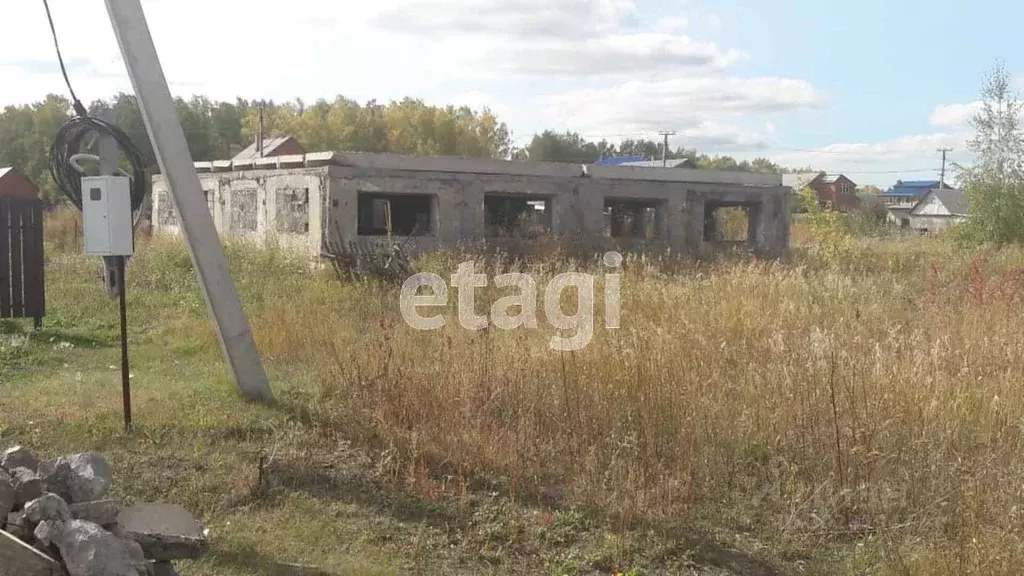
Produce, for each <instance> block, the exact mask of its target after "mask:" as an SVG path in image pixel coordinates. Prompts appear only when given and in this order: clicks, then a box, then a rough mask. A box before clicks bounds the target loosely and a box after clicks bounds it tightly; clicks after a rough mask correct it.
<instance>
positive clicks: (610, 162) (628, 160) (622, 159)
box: [594, 156, 693, 168]
mask: <svg viewBox="0 0 1024 576" xmlns="http://www.w3.org/2000/svg"><path fill="white" fill-rule="evenodd" d="M594 164H595V165H602V166H638V167H640V168H661V167H666V168H693V163H692V162H690V159H689V158H675V159H673V158H669V159H668V160H665V161H662V160H648V159H647V158H645V157H643V156H609V157H607V158H600V159H598V160H596V161H595V162H594Z"/></svg>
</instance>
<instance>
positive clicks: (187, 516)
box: [117, 503, 207, 560]
mask: <svg viewBox="0 0 1024 576" xmlns="http://www.w3.org/2000/svg"><path fill="white" fill-rule="evenodd" d="M117 532H118V533H119V534H123V535H124V536H126V537H128V538H131V539H132V540H135V541H136V542H138V543H139V545H141V546H142V550H143V552H145V554H146V557H147V558H149V559H151V560H177V559H190V558H199V557H201V556H203V555H204V554H206V550H207V541H206V537H205V536H203V527H202V525H201V524H200V523H199V521H198V520H196V519H195V517H194V516H193V515H192V513H191V512H189V511H188V510H186V509H184V508H182V507H181V506H177V505H175V504H163V503H155V504H139V505H136V506H130V507H128V508H123V509H121V513H120V514H118V516H117Z"/></svg>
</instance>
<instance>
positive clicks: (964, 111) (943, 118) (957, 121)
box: [928, 101, 981, 128]
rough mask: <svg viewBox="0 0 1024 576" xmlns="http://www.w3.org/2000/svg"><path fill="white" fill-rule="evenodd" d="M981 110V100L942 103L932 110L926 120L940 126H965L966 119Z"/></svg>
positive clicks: (966, 124)
mask: <svg viewBox="0 0 1024 576" xmlns="http://www.w3.org/2000/svg"><path fill="white" fill-rule="evenodd" d="M978 110H981V101H975V102H970V103H967V104H943V105H941V106H936V107H935V109H934V110H932V115H931V117H930V118H929V119H928V122H929V123H930V124H931V125H932V126H936V127H940V128H966V127H967V126H968V123H967V121H968V120H969V119H970V118H971V117H972V116H973V115H974V114H975V113H976V112H977V111H978Z"/></svg>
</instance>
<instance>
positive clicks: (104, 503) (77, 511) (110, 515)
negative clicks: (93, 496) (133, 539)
mask: <svg viewBox="0 0 1024 576" xmlns="http://www.w3.org/2000/svg"><path fill="white" fill-rule="evenodd" d="M70 508H71V517H72V518H76V519H78V520H88V521H89V522H93V523H95V524H99V525H100V526H109V525H110V524H114V523H116V522H117V515H118V514H119V513H120V512H121V505H120V504H118V503H117V501H115V500H96V501H93V502H78V503H76V504H72V505H71V507H70Z"/></svg>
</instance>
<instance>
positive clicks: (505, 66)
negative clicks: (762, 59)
mask: <svg viewBox="0 0 1024 576" xmlns="http://www.w3.org/2000/svg"><path fill="white" fill-rule="evenodd" d="M744 56H745V55H744V54H743V53H742V52H740V51H738V50H728V51H727V50H723V49H721V48H719V47H718V46H716V45H715V44H712V43H708V42H695V41H693V40H692V39H691V38H689V37H687V36H672V35H669V34H663V33H657V32H644V33H635V34H617V35H610V36H602V37H600V38H593V39H587V40H582V41H577V42H569V41H563V40H549V41H538V42H533V43H524V44H520V45H515V44H501V45H499V46H496V47H494V48H492V49H489V50H484V51H483V52H480V53H478V55H477V57H476V58H470V59H469V60H468V61H470V62H472V61H474V60H475V61H476V63H478V64H479V65H480V66H481V67H483V66H494V67H495V68H496V69H497V70H499V71H501V72H506V73H518V74H534V75H551V76H576V75H586V76H592V77H596V76H606V75H634V74H638V73H642V72H659V71H661V72H666V73H667V72H670V71H680V70H683V69H691V70H694V71H703V72H712V71H719V70H724V69H725V68H727V67H729V66H730V65H732V64H733V63H735V62H736V61H738V60H740V59H742V58H743V57H744Z"/></svg>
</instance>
